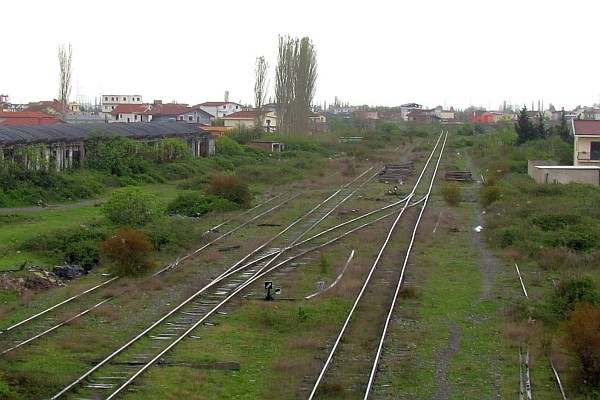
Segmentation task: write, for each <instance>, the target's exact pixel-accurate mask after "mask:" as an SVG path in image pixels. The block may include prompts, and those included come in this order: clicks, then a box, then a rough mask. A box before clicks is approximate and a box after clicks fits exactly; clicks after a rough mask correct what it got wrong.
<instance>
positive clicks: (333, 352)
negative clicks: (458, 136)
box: [308, 134, 442, 400]
mask: <svg viewBox="0 0 600 400" xmlns="http://www.w3.org/2000/svg"><path fill="white" fill-rule="evenodd" d="M441 138H442V134H440V136H439V137H438V140H437V142H436V144H435V146H434V148H433V150H432V151H431V153H430V155H429V158H428V159H427V162H426V163H425V166H424V167H423V169H422V171H421V174H420V175H419V177H418V178H417V181H416V182H415V184H414V185H413V188H412V190H411V192H410V193H409V195H408V196H407V201H406V204H405V205H404V207H402V209H401V210H400V211H399V213H398V215H397V217H396V219H395V220H394V223H393V224H392V226H391V228H390V229H389V230H388V234H387V236H386V239H385V240H384V242H383V244H382V246H381V248H380V250H379V252H378V254H377V256H376V258H375V261H374V262H373V265H372V266H371V268H370V270H369V273H368V275H367V277H366V278H365V282H364V283H363V286H362V287H361V289H360V291H359V293H358V295H357V296H356V299H355V301H354V304H353V305H352V307H351V309H350V311H349V313H348V316H347V318H346V320H345V322H344V324H343V325H342V328H341V330H340V333H339V334H338V336H337V338H336V340H335V342H334V344H333V346H332V348H331V350H330V353H329V355H328V357H327V360H326V361H325V364H324V365H323V368H322V369H321V372H320V373H319V375H318V377H317V380H316V382H315V384H314V386H313V389H312V391H311V393H310V395H309V397H308V398H309V400H311V399H313V398H314V396H315V395H316V392H317V389H318V387H319V385H320V383H321V381H322V380H323V378H324V376H325V374H326V372H327V370H328V368H329V366H330V365H331V362H332V360H333V357H334V354H335V352H336V350H337V348H338V347H339V344H340V342H341V340H342V337H343V336H344V333H345V332H346V330H347V328H348V326H349V324H350V321H351V319H352V316H353V315H354V313H355V311H356V308H357V307H358V304H359V302H360V300H361V299H362V297H363V295H364V293H365V291H366V289H367V287H368V285H369V282H370V280H371V277H372V276H373V274H374V272H375V270H376V267H377V265H378V263H379V260H380V259H381V256H382V255H383V252H384V250H385V248H386V247H387V245H388V243H389V241H390V238H391V235H392V233H393V232H394V229H395V227H396V225H397V224H398V221H399V220H400V218H401V216H402V215H403V214H404V212H405V210H406V209H407V207H408V205H409V203H410V200H411V199H412V197H414V195H415V192H416V189H417V187H418V185H419V183H420V181H421V180H422V178H423V176H424V174H425V172H426V170H427V167H428V165H429V163H430V162H431V159H432V158H433V156H434V154H435V152H436V149H437V147H438V145H439V143H440V140H441ZM439 159H441V152H440V157H439ZM439 159H438V164H437V165H438V166H439ZM436 171H437V167H436ZM434 176H435V173H434ZM432 182H433V178H432ZM369 387H370V385H369Z"/></svg>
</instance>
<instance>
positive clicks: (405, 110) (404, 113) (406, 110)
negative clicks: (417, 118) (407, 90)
mask: <svg viewBox="0 0 600 400" xmlns="http://www.w3.org/2000/svg"><path fill="white" fill-rule="evenodd" d="M421 109H423V106H422V105H420V104H417V103H406V104H402V105H400V115H401V117H402V120H404V121H408V114H410V113H411V112H412V111H414V110H421ZM415 115H416V114H415Z"/></svg>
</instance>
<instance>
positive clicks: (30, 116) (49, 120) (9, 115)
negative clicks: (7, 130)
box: [0, 111, 63, 126]
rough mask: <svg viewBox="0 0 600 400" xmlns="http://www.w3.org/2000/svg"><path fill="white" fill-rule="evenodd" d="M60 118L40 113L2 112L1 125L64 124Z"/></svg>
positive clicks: (0, 113)
mask: <svg viewBox="0 0 600 400" xmlns="http://www.w3.org/2000/svg"><path fill="white" fill-rule="evenodd" d="M62 123H63V121H61V120H60V119H58V118H55V117H53V116H52V115H48V114H44V113H42V112H39V111H20V112H19V111H0V125H28V126H31V125H52V124H62Z"/></svg>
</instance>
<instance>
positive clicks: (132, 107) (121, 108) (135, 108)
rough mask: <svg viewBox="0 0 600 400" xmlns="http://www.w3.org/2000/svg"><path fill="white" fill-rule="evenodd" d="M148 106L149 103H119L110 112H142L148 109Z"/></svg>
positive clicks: (112, 113) (116, 113) (113, 113)
mask: <svg viewBox="0 0 600 400" xmlns="http://www.w3.org/2000/svg"><path fill="white" fill-rule="evenodd" d="M148 107H149V105H148V104H119V105H118V106H116V107H115V109H114V110H112V111H111V112H110V115H118V114H136V113H137V114H141V113H143V112H144V111H146V110H147V109H148Z"/></svg>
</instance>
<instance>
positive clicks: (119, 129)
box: [0, 122, 210, 145]
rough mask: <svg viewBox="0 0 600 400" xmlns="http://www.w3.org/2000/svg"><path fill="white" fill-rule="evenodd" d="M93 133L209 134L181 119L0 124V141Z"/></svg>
mask: <svg viewBox="0 0 600 400" xmlns="http://www.w3.org/2000/svg"><path fill="white" fill-rule="evenodd" d="M95 133H112V134H115V135H118V136H123V137H130V138H132V139H144V138H153V137H163V136H181V135H190V134H201V135H203V134H204V135H209V134H210V133H208V132H207V131H205V130H204V129H202V128H198V127H197V126H195V125H192V124H185V123H181V122H134V123H129V124H127V123H112V124H107V123H89V124H54V125H40V126H18V125H0V145H7V144H20V143H31V144H33V143H43V142H54V141H78V140H86V139H89V138H90V137H92V136H93V135H94V134H95Z"/></svg>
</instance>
